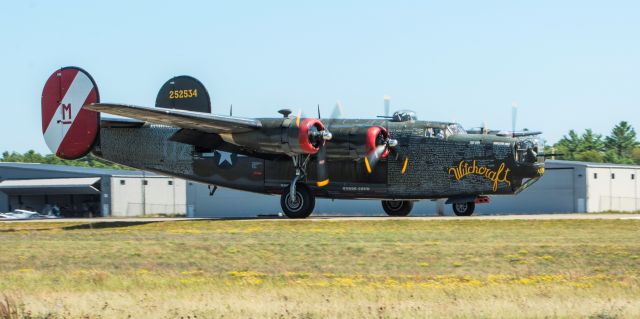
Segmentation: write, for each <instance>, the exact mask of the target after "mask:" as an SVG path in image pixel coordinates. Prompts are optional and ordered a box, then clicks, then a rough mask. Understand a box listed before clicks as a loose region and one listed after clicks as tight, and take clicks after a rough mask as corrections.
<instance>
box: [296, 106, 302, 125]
mask: <svg viewBox="0 0 640 319" xmlns="http://www.w3.org/2000/svg"><path fill="white" fill-rule="evenodd" d="M301 117H302V109H299V110H298V115H296V127H300V118H301Z"/></svg>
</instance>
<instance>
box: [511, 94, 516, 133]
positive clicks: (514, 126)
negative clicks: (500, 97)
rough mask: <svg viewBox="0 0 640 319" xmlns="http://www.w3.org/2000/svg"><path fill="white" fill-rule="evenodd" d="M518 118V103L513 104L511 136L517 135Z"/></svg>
mask: <svg viewBox="0 0 640 319" xmlns="http://www.w3.org/2000/svg"><path fill="white" fill-rule="evenodd" d="M517 116H518V102H516V101H513V102H512V103H511V135H512V136H515V135H516V119H517Z"/></svg>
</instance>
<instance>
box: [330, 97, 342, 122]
mask: <svg viewBox="0 0 640 319" xmlns="http://www.w3.org/2000/svg"><path fill="white" fill-rule="evenodd" d="M342 110H343V108H342V103H341V102H340V101H336V105H335V106H334V107H333V110H332V111H331V116H330V117H329V122H328V123H327V128H330V127H331V125H333V123H335V121H336V120H337V119H339V118H341V117H342Z"/></svg>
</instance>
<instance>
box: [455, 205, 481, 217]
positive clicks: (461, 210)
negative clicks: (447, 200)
mask: <svg viewBox="0 0 640 319" xmlns="http://www.w3.org/2000/svg"><path fill="white" fill-rule="evenodd" d="M451 206H453V212H454V213H455V214H456V216H471V215H472V214H473V211H474V210H475V209H476V203H474V202H467V203H453V204H452V205H451Z"/></svg>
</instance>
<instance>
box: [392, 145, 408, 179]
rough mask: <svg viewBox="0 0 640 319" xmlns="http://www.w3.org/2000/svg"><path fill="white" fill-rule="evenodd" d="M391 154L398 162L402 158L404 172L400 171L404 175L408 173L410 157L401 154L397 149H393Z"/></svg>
mask: <svg viewBox="0 0 640 319" xmlns="http://www.w3.org/2000/svg"><path fill="white" fill-rule="evenodd" d="M391 153H392V154H393V159H394V160H396V161H397V160H399V159H400V158H402V170H401V171H400V174H402V175H404V173H406V172H407V167H408V166H409V157H408V156H406V155H402V154H400V152H399V151H398V150H397V149H396V148H391Z"/></svg>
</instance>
